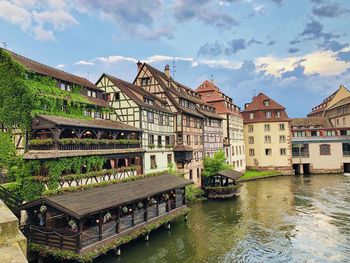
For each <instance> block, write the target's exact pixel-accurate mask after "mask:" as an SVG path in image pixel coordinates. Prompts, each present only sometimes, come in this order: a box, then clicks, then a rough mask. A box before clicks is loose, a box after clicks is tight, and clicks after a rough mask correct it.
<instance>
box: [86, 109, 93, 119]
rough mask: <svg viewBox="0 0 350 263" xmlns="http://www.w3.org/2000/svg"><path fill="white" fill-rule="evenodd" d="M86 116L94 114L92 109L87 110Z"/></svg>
mask: <svg viewBox="0 0 350 263" xmlns="http://www.w3.org/2000/svg"><path fill="white" fill-rule="evenodd" d="M85 116H87V117H91V116H92V111H91V110H90V109H86V110H85Z"/></svg>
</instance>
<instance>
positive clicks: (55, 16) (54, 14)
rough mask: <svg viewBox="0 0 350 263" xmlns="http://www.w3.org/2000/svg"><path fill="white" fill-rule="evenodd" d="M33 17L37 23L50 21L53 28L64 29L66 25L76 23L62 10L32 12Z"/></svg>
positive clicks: (41, 23)
mask: <svg viewBox="0 0 350 263" xmlns="http://www.w3.org/2000/svg"><path fill="white" fill-rule="evenodd" d="M33 17H34V19H35V21H36V22H37V23H38V24H39V25H43V24H45V23H50V24H52V25H53V27H54V29H55V30H64V29H65V28H66V27H67V26H73V25H77V24H78V21H77V20H76V19H75V18H74V17H73V16H71V15H70V14H68V13H67V12H65V11H64V10H53V11H44V12H40V13H39V12H33Z"/></svg>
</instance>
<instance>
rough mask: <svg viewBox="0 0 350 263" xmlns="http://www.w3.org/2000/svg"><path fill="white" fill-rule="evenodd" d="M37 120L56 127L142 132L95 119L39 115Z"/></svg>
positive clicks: (122, 124) (127, 126)
mask: <svg viewBox="0 0 350 263" xmlns="http://www.w3.org/2000/svg"><path fill="white" fill-rule="evenodd" d="M37 118H42V119H44V120H46V121H49V122H52V123H54V124H56V125H62V126H76V127H88V128H100V129H110V130H124V131H141V130H140V129H138V128H136V127H134V126H131V125H128V124H125V123H122V122H118V121H112V120H103V119H93V120H87V119H86V120H85V119H75V118H67V117H60V116H52V115H37Z"/></svg>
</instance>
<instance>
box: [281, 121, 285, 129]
mask: <svg viewBox="0 0 350 263" xmlns="http://www.w3.org/2000/svg"><path fill="white" fill-rule="evenodd" d="M284 130H285V126H284V123H280V131H284Z"/></svg>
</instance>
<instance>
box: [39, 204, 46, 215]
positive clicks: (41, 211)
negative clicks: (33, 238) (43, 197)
mask: <svg viewBox="0 0 350 263" xmlns="http://www.w3.org/2000/svg"><path fill="white" fill-rule="evenodd" d="M46 210H47V207H46V205H42V206H40V213H41V214H44V213H45V212H46Z"/></svg>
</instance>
